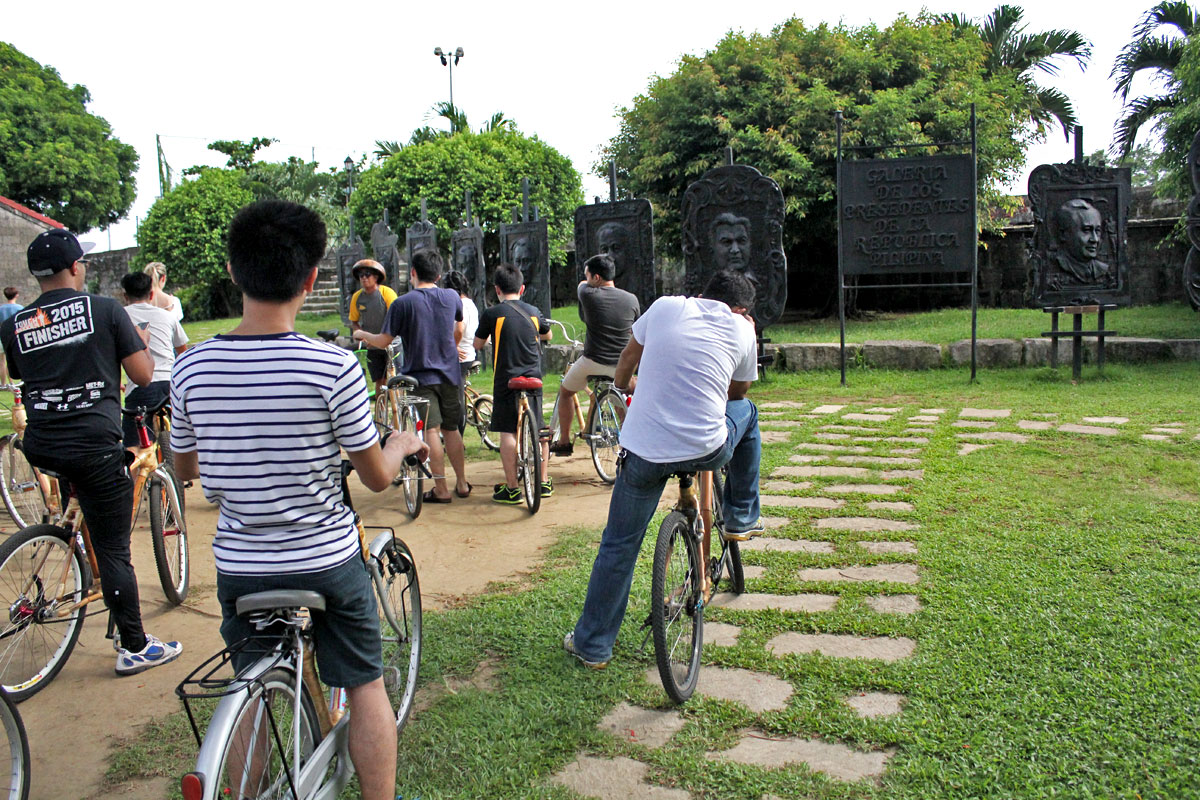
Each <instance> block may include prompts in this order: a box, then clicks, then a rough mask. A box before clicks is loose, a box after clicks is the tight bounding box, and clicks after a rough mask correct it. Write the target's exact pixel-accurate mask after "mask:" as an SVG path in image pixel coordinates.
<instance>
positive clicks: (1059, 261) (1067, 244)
mask: <svg viewBox="0 0 1200 800" xmlns="http://www.w3.org/2000/svg"><path fill="white" fill-rule="evenodd" d="M1054 223H1055V229H1056V230H1057V232H1058V233H1057V235H1058V245H1059V249H1058V252H1057V254H1056V255H1055V256H1054V258H1053V264H1054V265H1055V266H1056V267H1057V268H1058V271H1057V273H1056V274H1054V275H1052V276H1051V277H1050V279H1049V281H1048V283H1049V284H1050V285H1051V288H1056V289H1057V288H1066V287H1070V286H1114V285H1116V277H1117V276H1116V273H1115V271H1114V270H1113V269H1111V268H1110V267H1109V265H1108V264H1106V263H1105V262H1103V261H1101V260H1100V259H1099V258H1097V256H1098V255H1099V254H1100V240H1101V237H1102V236H1103V234H1104V219H1103V217H1102V216H1101V214H1100V211H1099V210H1098V209H1097V208H1096V207H1095V206H1093V205H1092V204H1091V203H1089V202H1088V201H1087V200H1083V199H1081V198H1075V199H1073V200H1068V201H1067V202H1065V203H1063V204H1062V205H1061V206H1059V207H1058V209H1057V210H1056V211H1055V212H1054Z"/></svg>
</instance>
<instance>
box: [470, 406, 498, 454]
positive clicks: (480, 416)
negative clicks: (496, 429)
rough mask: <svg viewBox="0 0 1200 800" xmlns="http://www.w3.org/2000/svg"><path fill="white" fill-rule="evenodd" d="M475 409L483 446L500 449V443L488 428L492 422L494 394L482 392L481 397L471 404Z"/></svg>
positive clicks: (475, 423)
mask: <svg viewBox="0 0 1200 800" xmlns="http://www.w3.org/2000/svg"><path fill="white" fill-rule="evenodd" d="M471 408H473V409H474V415H473V416H474V417H475V421H474V423H473V424H474V425H475V430H477V431H479V438H480V439H482V440H483V446H484V447H486V448H487V449H488V450H495V451H499V450H500V443H499V442H498V441H496V440H495V439H493V438H492V432H491V431H490V430H488V428H489V427H490V426H491V424H492V396H491V395H490V394H481V395H479V399H478V400H476V401H475V403H474V404H473V405H472V406H471Z"/></svg>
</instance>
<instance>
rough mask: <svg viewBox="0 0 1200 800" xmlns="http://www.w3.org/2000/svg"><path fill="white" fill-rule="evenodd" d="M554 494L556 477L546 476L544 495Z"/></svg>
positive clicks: (543, 482) (543, 485)
mask: <svg viewBox="0 0 1200 800" xmlns="http://www.w3.org/2000/svg"><path fill="white" fill-rule="evenodd" d="M553 495H554V479H553V478H546V480H544V481H542V497H551V496H553Z"/></svg>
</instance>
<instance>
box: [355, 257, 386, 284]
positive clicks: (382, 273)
mask: <svg viewBox="0 0 1200 800" xmlns="http://www.w3.org/2000/svg"><path fill="white" fill-rule="evenodd" d="M360 269H369V270H371V271H372V272H374V273H376V274H377V275H379V280H380V281H381V282H382V281H386V280H387V271H386V270H385V269H384V268H383V265H382V264H380V263H379V262H378V261H372V260H371V259H369V258H364V259H363V260H362V261H358V262H356V263H355V264H354V266H353V267H351V268H350V274H351V275H353V276H354V277H355V278H357V277H358V271H359V270H360Z"/></svg>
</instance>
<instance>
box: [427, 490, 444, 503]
mask: <svg viewBox="0 0 1200 800" xmlns="http://www.w3.org/2000/svg"><path fill="white" fill-rule="evenodd" d="M421 499H422V500H424V501H425V502H426V503H449V502H450V498H449V497H438V496H437V495H436V494H434V493H433V489H430V490H429V491H428V492H426V493H425V494H423V495H422V496H421Z"/></svg>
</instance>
